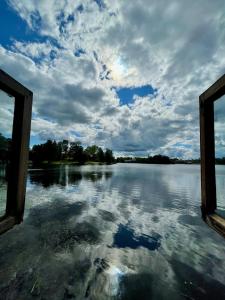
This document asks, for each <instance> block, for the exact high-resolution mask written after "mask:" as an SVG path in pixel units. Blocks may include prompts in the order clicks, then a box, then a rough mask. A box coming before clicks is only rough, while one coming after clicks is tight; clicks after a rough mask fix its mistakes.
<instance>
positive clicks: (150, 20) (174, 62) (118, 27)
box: [0, 0, 225, 158]
mask: <svg viewBox="0 0 225 300" xmlns="http://www.w3.org/2000/svg"><path fill="white" fill-rule="evenodd" d="M0 26H1V31H0V68H1V69H3V70H4V71H5V72H7V73H8V74H10V75H11V76H13V77H15V78H16V79H17V80H18V81H20V82H21V83H22V84H24V85H25V86H26V87H27V88H29V89H30V90H32V91H33V93H34V99H33V116H32V130H31V146H32V145H33V144H35V143H43V142H45V141H46V139H49V138H50V139H55V140H57V141H58V140H62V139H69V140H71V141H76V140H80V141H81V142H82V144H83V145H91V144H97V145H99V146H101V147H103V148H106V147H108V148H111V149H112V150H113V151H114V154H116V155H117V156H118V155H122V156H124V155H139V156H145V155H155V154H159V153H160V154H163V155H169V156H172V157H180V158H181V157H182V158H197V157H199V102H198V97H199V95H200V94H201V93H202V92H203V91H204V90H205V89H207V88H208V87H209V86H210V85H211V84H212V83H214V82H215V81H216V80H217V79H218V78H219V77H220V76H222V75H223V74H224V73H225V56H224V53H225V2H224V0H214V1H211V0H198V1H196V0H189V1H184V0H171V1H166V0H148V1H147V0H137V1H128V0H124V1H109V0H85V1H75V0H48V1H45V0H39V1H34V0H23V1H22V0H21V1H20V0H1V2H0ZM0 97H1V95H0ZM3 98H4V97H3ZM3 102H4V101H3ZM10 114H11V116H12V109H11V108H10V107H8V106H7V105H6V106H1V109H0V115H1V116H4V118H5V119H4V122H3V121H1V123H0V125H1V126H3V129H2V131H4V132H3V133H4V134H7V130H8V132H9V131H10V126H11V122H10V120H9V121H7V120H8V119H10ZM1 120H3V119H2V118H1ZM7 124H8V125H7ZM7 126H8V129H7Z"/></svg>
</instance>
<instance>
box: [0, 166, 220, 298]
mask: <svg viewBox="0 0 225 300" xmlns="http://www.w3.org/2000/svg"><path fill="white" fill-rule="evenodd" d="M219 169H220V170H219V174H220V180H219V185H218V187H219V190H218V195H219V197H220V198H221V199H222V197H223V191H224V190H225V188H224V184H223V183H224V182H225V167H224V166H219ZM221 203H222V202H221ZM200 205H201V200H200V166H198V165H140V164H116V165H110V166H81V167H79V166H71V165H70V166H58V167H55V168H52V169H46V170H42V169H35V170H29V175H28V180H27V194H26V210H25V216H24V222H23V223H22V224H20V225H18V226H15V227H14V228H13V229H12V230H10V231H8V232H7V233H5V234H3V235H1V236H0V299H4V300H5V299H16V300H20V299H21V300H25V299H42V300H44V299H46V300H47V299H48V300H49V299H54V300H55V299H60V300H61V299H104V300H105V299H138V300H139V299H140V300H143V299H212V298H215V295H216V297H217V299H225V275H224V270H225V239H223V238H222V237H221V236H220V235H219V234H217V233H216V232H215V231H214V230H212V229H210V228H209V227H208V226H207V225H206V224H205V223H204V222H203V221H202V219H201V211H200ZM220 209H223V204H221V205H220Z"/></svg>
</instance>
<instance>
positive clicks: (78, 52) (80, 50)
mask: <svg viewBox="0 0 225 300" xmlns="http://www.w3.org/2000/svg"><path fill="white" fill-rule="evenodd" d="M85 53H86V52H85V50H84V49H82V48H79V49H77V50H76V51H75V52H74V55H75V56H76V57H80V56H81V55H82V54H85Z"/></svg>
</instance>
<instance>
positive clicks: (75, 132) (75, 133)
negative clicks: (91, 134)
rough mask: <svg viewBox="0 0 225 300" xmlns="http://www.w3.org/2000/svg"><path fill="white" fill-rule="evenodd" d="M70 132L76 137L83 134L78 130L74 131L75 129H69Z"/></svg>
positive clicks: (80, 136)
mask: <svg viewBox="0 0 225 300" xmlns="http://www.w3.org/2000/svg"><path fill="white" fill-rule="evenodd" d="M70 134H71V135H74V136H75V137H77V138H82V137H83V135H82V134H81V133H80V132H79V131H75V130H71V131H70Z"/></svg>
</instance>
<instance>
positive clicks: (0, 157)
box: [0, 133, 12, 163]
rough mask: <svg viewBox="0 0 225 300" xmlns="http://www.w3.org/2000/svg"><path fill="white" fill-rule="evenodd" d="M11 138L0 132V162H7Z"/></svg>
mask: <svg viewBox="0 0 225 300" xmlns="http://www.w3.org/2000/svg"><path fill="white" fill-rule="evenodd" d="M11 147H12V140H11V139H9V138H6V137H4V136H3V135H2V134H1V133H0V162H1V163H7V162H8V161H9V160H10V155H11V154H10V153H11Z"/></svg>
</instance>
